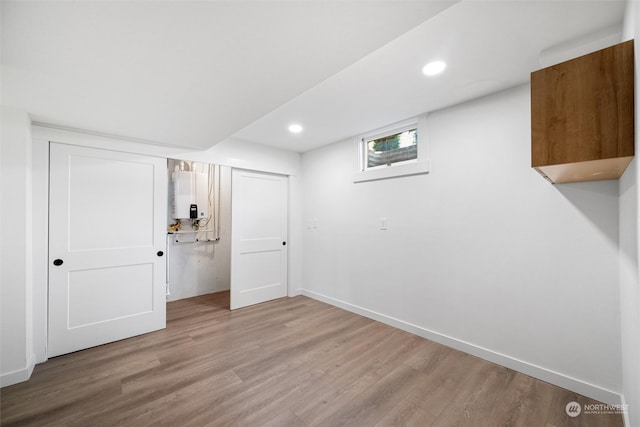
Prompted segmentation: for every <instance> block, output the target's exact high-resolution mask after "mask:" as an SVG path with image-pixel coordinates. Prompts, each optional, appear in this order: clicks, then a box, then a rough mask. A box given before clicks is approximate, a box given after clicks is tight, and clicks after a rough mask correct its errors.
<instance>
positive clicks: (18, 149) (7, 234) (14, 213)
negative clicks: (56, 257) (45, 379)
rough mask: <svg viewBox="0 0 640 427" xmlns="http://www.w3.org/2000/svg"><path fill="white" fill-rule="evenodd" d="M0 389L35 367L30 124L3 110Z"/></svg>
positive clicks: (14, 112) (20, 114)
mask: <svg viewBox="0 0 640 427" xmlns="http://www.w3.org/2000/svg"><path fill="white" fill-rule="evenodd" d="M1 115H2V135H1V136H2V144H1V150H0V159H1V166H0V171H1V179H2V180H1V183H2V186H1V188H2V197H1V203H0V206H1V208H0V209H1V210H2V214H1V218H2V222H1V223H0V233H1V237H0V245H1V250H2V252H1V254H2V257H1V259H2V264H1V276H0V277H1V282H0V286H1V298H0V306H1V307H0V310H1V320H0V338H1V339H2V341H1V343H0V344H1V345H0V372H1V375H0V385H2V386H6V385H11V384H14V383H16V382H20V381H24V380H26V379H27V378H29V376H30V375H31V371H32V370H33V365H34V363H35V362H34V360H35V356H34V350H33V311H32V310H33V269H32V259H31V252H32V240H31V239H32V222H31V220H32V217H31V212H32V205H31V203H32V200H31V197H30V195H31V135H30V129H31V120H30V119H29V116H28V115H27V114H26V113H25V112H22V111H18V110H15V109H12V108H9V107H6V106H3V107H2V112H1Z"/></svg>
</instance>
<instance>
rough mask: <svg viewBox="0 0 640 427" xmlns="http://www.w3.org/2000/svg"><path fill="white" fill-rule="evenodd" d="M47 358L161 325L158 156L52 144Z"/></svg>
mask: <svg viewBox="0 0 640 427" xmlns="http://www.w3.org/2000/svg"><path fill="white" fill-rule="evenodd" d="M49 182H50V184H49V186H50V187H49V346H48V352H47V353H48V356H49V357H53V356H57V355H60V354H65V353H70V352H72V351H76V350H81V349H84V348H88V347H93V346H96V345H100V344H104V343H108V342H112V341H117V340H120V339H123V338H128V337H131V336H134V335H139V334H143V333H146V332H150V331H153V330H157V329H162V328H164V327H165V324H166V316H165V313H166V301H165V291H164V289H165V275H166V268H165V260H166V257H165V256H164V252H165V251H166V248H165V246H166V243H165V242H166V240H165V233H166V228H165V227H166V211H167V164H166V160H165V159H160V158H155V157H146V156H140V155H135V154H128V153H121V152H116V151H108V150H99V149H94V148H86V147H78V146H72V145H64V144H56V143H52V144H51V149H50V180H49Z"/></svg>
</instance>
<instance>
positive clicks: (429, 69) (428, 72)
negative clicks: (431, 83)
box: [422, 61, 447, 76]
mask: <svg viewBox="0 0 640 427" xmlns="http://www.w3.org/2000/svg"><path fill="white" fill-rule="evenodd" d="M445 68H447V64H445V63H444V61H433V62H429V63H428V64H427V65H425V66H424V68H422V74H424V75H425V76H435V75H436V74H440V73H441V72H443V71H444V69H445Z"/></svg>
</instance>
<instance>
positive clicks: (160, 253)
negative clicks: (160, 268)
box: [156, 251, 164, 256]
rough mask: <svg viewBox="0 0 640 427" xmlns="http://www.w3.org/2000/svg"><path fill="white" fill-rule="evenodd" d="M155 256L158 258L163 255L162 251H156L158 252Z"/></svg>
mask: <svg viewBox="0 0 640 427" xmlns="http://www.w3.org/2000/svg"><path fill="white" fill-rule="evenodd" d="M156 255H158V256H162V255H164V252H162V251H158V252H156Z"/></svg>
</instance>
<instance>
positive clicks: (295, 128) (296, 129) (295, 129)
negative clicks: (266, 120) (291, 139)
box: [289, 123, 302, 133]
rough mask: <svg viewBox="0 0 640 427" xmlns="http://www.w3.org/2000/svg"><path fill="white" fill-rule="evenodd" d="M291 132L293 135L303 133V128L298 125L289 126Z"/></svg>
mask: <svg viewBox="0 0 640 427" xmlns="http://www.w3.org/2000/svg"><path fill="white" fill-rule="evenodd" d="M289 132H291V133H300V132H302V126H300V125H299V124H297V123H294V124H292V125H289Z"/></svg>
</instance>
